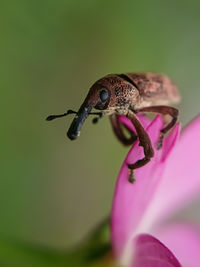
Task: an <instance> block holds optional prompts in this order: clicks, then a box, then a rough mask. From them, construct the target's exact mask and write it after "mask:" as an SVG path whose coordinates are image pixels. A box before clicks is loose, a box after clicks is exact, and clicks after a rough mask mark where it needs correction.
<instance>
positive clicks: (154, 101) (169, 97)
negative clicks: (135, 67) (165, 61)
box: [126, 72, 180, 108]
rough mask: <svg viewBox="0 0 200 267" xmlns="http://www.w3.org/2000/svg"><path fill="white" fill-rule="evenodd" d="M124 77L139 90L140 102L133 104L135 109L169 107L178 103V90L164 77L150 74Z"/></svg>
mask: <svg viewBox="0 0 200 267" xmlns="http://www.w3.org/2000/svg"><path fill="white" fill-rule="evenodd" d="M126 75H127V76H128V77H129V78H130V79H131V80H132V81H133V82H134V84H135V85H136V86H137V89H138V90H139V95H140V101H139V102H138V103H136V104H135V107H136V108H142V107H147V106H158V105H169V104H175V103H178V102H179V101H180V94H179V91H178V88H177V87H176V85H175V84H174V83H173V82H172V81H171V79H170V78H169V77H167V76H166V75H163V74H155V73H151V72H147V73H128V74H126Z"/></svg>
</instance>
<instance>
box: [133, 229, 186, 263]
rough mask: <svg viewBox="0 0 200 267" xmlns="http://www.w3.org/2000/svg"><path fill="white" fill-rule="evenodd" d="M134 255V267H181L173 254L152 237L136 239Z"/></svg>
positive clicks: (142, 236) (142, 235) (141, 236)
mask: <svg viewBox="0 0 200 267" xmlns="http://www.w3.org/2000/svg"><path fill="white" fill-rule="evenodd" d="M133 255H134V257H133V262H132V264H131V266H132V267H181V265H180V263H179V262H178V260H177V259H176V258H175V256H174V255H173V254H172V252H171V251H170V250H169V249H168V248H167V247H165V246H164V245H163V244H162V243H161V242H160V241H159V240H157V239H156V238H155V237H153V236H151V235H147V234H141V235H139V236H137V237H136V241H135V244H134V253H133Z"/></svg>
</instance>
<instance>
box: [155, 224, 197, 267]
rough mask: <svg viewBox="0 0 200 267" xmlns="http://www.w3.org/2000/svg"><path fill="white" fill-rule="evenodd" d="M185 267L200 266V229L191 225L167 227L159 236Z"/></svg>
mask: <svg viewBox="0 0 200 267" xmlns="http://www.w3.org/2000/svg"><path fill="white" fill-rule="evenodd" d="M157 236H158V237H159V239H160V240H161V241H162V242H163V243H165V245H166V246H167V247H169V248H170V249H171V251H172V252H173V253H175V255H176V256H177V258H178V259H179V260H180V261H181V263H182V264H183V265H184V266H191V267H199V266H200V229H197V228H196V227H194V226H192V225H189V224H175V225H171V226H167V227H166V228H164V229H163V230H162V231H160V232H159V233H158V235H157Z"/></svg>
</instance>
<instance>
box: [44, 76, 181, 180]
mask: <svg viewBox="0 0 200 267" xmlns="http://www.w3.org/2000/svg"><path fill="white" fill-rule="evenodd" d="M179 101H180V95H179V92H178V89H177V87H176V86H175V85H174V84H173V82H172V81H171V80H170V79H169V78H168V77H167V76H165V75H161V74H155V73H127V74H109V75H107V76H105V77H103V78H101V79H100V80H98V81H97V82H95V83H94V84H93V85H92V87H91V88H90V90H89V92H88V95H87V96H86V98H85V100H84V102H83V104H82V105H81V107H80V109H79V110H78V112H75V111H72V110H68V112H67V113H64V114H62V115H51V116H49V117H47V120H52V119H54V118H57V117H63V116H66V115H68V114H71V113H75V114H76V116H75V118H74V120H73V121H72V124H71V126H70V128H69V130H68V132H67V136H68V137H69V138H70V139H71V140H74V139H76V138H77V137H78V136H79V135H80V131H81V127H82V125H83V123H84V121H85V120H86V118H87V117H88V116H89V115H90V114H93V115H99V117H101V116H102V115H109V116H110V121H111V125H112V128H113V131H114V133H115V135H116V137H117V138H118V139H119V141H120V142H121V143H122V144H124V145H130V144H132V143H133V142H134V141H135V140H136V139H137V138H138V139H139V141H140V145H141V146H142V147H143V149H144V158H143V159H141V160H138V161H137V162H135V163H133V164H129V165H128V167H129V169H130V170H131V174H130V179H129V180H130V182H133V170H134V169H136V168H139V167H142V166H144V165H145V164H146V163H148V162H149V161H150V159H151V158H152V157H153V155H154V150H153V148H152V144H151V140H150V138H149V136H148V134H147V133H146V131H145V130H144V128H143V126H142V124H141V123H140V121H139V120H138V118H137V116H136V113H139V112H142V113H146V112H154V113H160V114H162V115H170V116H171V118H172V119H171V121H170V122H169V123H167V124H166V125H165V127H164V128H163V129H162V130H161V136H160V140H159V142H158V148H160V147H161V145H162V139H163V135H164V134H165V133H167V132H168V131H169V130H170V129H171V128H172V127H173V126H174V125H175V123H176V121H177V117H178V110H177V109H175V108H173V107H170V106H168V105H170V104H175V103H178V102H179ZM92 108H95V109H97V110H100V111H99V112H91V111H92ZM119 115H126V116H127V117H128V118H129V119H130V120H131V121H132V123H133V125H134V127H135V129H136V133H137V135H136V134H134V133H133V132H131V131H130V130H129V129H127V130H128V131H129V133H130V137H127V136H126V135H125V133H124V131H123V128H122V125H121V123H120V122H119V120H118V116H119ZM94 121H97V118H95V120H94Z"/></svg>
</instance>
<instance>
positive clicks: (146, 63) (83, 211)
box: [0, 0, 200, 249]
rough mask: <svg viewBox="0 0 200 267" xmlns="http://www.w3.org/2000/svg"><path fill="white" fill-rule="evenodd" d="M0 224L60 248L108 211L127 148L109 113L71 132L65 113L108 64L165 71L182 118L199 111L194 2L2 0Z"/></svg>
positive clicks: (199, 37) (114, 68)
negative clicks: (71, 135)
mask: <svg viewBox="0 0 200 267" xmlns="http://www.w3.org/2000/svg"><path fill="white" fill-rule="evenodd" d="M0 5H1V8H0V29H1V42H0V53H1V67H0V73H1V79H0V87H1V109H2V110H1V114H2V115H1V131H0V140H1V159H0V162H1V181H0V213H1V217H0V234H2V235H3V236H9V237H11V238H15V239H17V240H23V241H26V242H29V243H34V244H40V245H44V246H47V247H50V248H52V249H60V248H67V247H69V246H71V245H73V244H75V243H77V242H79V241H80V240H82V238H83V237H84V236H85V235H86V234H87V233H88V231H89V230H90V229H91V228H92V227H93V226H94V225H96V224H97V223H98V222H99V221H100V220H101V219H102V218H104V217H105V216H106V215H108V214H109V211H110V207H111V200H112V194H113V190H114V185H115V181H116V177H117V173H118V171H119V169H120V166H121V163H122V161H123V158H124V156H125V155H126V153H127V149H125V148H123V147H122V146H121V145H120V144H119V143H118V142H117V141H116V139H115V138H114V136H113V134H112V131H111V127H110V125H109V120H108V118H104V119H103V120H101V121H100V122H99V123H98V124H97V125H93V124H92V122H91V119H90V118H89V119H88V120H87V122H86V123H85V125H84V127H83V130H82V133H81V137H80V138H79V139H78V140H77V141H75V142H71V141H70V140H69V139H67V138H66V131H67V129H68V127H69V125H70V123H71V121H72V117H70V116H69V117H67V118H64V119H60V120H56V121H53V122H51V123H49V122H46V121H45V117H46V116H47V115H49V114H51V113H58V114H59V113H63V112H65V111H66V110H67V109H69V108H71V109H78V108H79V106H80V104H81V103H82V101H83V99H84V97H85V96H86V94H87V92H88V89H89V87H90V86H91V85H92V83H94V82H95V81H96V80H97V79H99V78H100V77H102V76H104V75H106V74H108V73H123V72H137V71H153V72H159V73H166V74H167V75H169V76H170V77H171V78H172V79H173V80H174V81H175V82H176V83H177V84H178V86H179V88H180V91H181V94H182V103H181V105H180V111H181V116H180V120H181V122H182V123H183V124H185V123H186V122H188V121H189V120H190V119H191V118H193V117H194V116H195V115H196V114H197V113H198V112H199V99H200V90H199V82H200V81H199V77H200V75H199V69H200V15H199V12H200V2H199V1H198V0H190V1H186V0H183V1H176V0H168V1H158V0H157V1H139V0H138V1H104V0H101V1H94V0H93V1H92V0H90V1H89V0H86V1H81V0H79V1H70V0H68V1H67V0H57V1H53V0H49V1H46V0H44V1H42V0H40V1H39V0H35V1H25V0H18V1H5V0H3V1H1V4H0Z"/></svg>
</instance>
